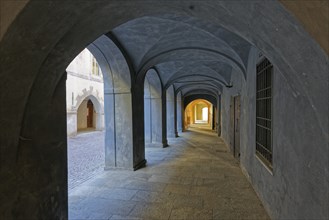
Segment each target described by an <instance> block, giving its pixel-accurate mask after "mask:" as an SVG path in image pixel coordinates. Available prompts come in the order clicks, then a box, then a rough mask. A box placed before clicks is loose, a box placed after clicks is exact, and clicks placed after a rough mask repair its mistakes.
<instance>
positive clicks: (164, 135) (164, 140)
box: [161, 90, 168, 147]
mask: <svg viewBox="0 0 329 220" xmlns="http://www.w3.org/2000/svg"><path fill="white" fill-rule="evenodd" d="M161 103H162V106H161V108H162V115H161V116H162V117H161V120H162V145H163V147H167V146H168V140H167V93H166V90H162V94H161Z"/></svg>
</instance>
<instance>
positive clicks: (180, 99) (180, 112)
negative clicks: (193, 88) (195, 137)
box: [176, 92, 183, 135]
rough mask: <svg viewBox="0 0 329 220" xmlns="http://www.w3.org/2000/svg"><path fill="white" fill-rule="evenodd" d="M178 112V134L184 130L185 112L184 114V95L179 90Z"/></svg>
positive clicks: (177, 97) (177, 99) (177, 98)
mask: <svg viewBox="0 0 329 220" xmlns="http://www.w3.org/2000/svg"><path fill="white" fill-rule="evenodd" d="M176 114H177V125H176V126H177V135H178V132H183V117H182V116H183V114H182V95H181V93H180V92H179V93H178V94H177V96H176Z"/></svg>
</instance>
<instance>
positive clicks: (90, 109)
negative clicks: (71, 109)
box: [77, 99, 97, 131]
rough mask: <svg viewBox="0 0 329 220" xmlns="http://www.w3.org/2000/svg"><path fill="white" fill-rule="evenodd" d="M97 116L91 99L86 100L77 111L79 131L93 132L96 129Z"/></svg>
mask: <svg viewBox="0 0 329 220" xmlns="http://www.w3.org/2000/svg"><path fill="white" fill-rule="evenodd" d="M96 117H97V114H96V111H95V109H94V104H93V102H92V101H91V100H90V99H86V100H84V101H83V102H82V103H81V104H80V106H79V108H78V111H77V128H78V131H85V130H88V131H92V130H95V129H96V121H97V118H96Z"/></svg>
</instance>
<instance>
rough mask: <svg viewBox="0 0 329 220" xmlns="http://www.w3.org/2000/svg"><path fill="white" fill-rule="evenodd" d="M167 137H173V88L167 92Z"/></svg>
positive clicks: (174, 134)
mask: <svg viewBox="0 0 329 220" xmlns="http://www.w3.org/2000/svg"><path fill="white" fill-rule="evenodd" d="M166 93H167V137H171V138H172V137H175V136H176V133H175V123H176V121H175V103H176V102H175V94H174V88H173V86H170V87H169V88H168V89H167V91H166Z"/></svg>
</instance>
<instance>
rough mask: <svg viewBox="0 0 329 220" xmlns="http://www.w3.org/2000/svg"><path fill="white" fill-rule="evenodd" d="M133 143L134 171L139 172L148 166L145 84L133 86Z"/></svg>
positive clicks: (139, 83) (138, 83)
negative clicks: (145, 132)
mask: <svg viewBox="0 0 329 220" xmlns="http://www.w3.org/2000/svg"><path fill="white" fill-rule="evenodd" d="M131 98H132V102H131V103H132V114H131V115H132V125H131V128H132V137H133V138H132V141H133V152H132V153H133V158H132V162H133V169H134V170H137V169H139V168H141V167H144V166H145V165H146V160H145V140H144V88H143V83H141V82H137V83H136V84H135V85H133V86H132V96H131ZM125 129H127V127H125Z"/></svg>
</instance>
